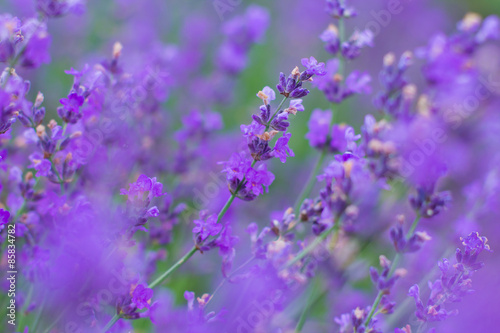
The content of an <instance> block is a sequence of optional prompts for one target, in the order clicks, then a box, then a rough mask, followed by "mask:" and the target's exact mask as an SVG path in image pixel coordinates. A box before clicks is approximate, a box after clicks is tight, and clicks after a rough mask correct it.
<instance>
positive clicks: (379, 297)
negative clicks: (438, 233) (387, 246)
mask: <svg viewBox="0 0 500 333" xmlns="http://www.w3.org/2000/svg"><path fill="white" fill-rule="evenodd" d="M419 221H420V214H417V216H416V217H415V220H414V221H413V223H412V225H411V227H410V230H408V233H407V234H406V237H405V238H406V240H407V241H408V240H409V239H410V237H411V236H413V233H414V232H415V229H416V228H417V225H418V222H419ZM401 256H402V255H401V253H399V252H398V253H396V256H395V257H394V260H393V261H392V264H391V268H390V270H389V274H388V275H387V278H390V277H391V276H392V275H393V274H394V272H395V271H396V268H397V267H398V263H399V261H400V260H401ZM382 296H384V292H383V291H379V292H378V294H377V297H376V298H375V301H374V302H373V304H372V307H371V309H370V313H368V317H366V320H365V326H367V325H368V324H369V323H370V321H371V320H372V317H373V315H374V314H375V311H377V308H378V305H379V304H380V301H381V300H382Z"/></svg>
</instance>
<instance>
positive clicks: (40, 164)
mask: <svg viewBox="0 0 500 333" xmlns="http://www.w3.org/2000/svg"><path fill="white" fill-rule="evenodd" d="M30 160H31V162H32V164H31V165H30V168H34V169H35V170H36V171H37V172H36V177H48V176H49V175H50V174H51V168H52V163H51V162H50V161H49V160H48V159H46V158H43V156H42V155H40V154H39V153H33V154H31V155H30Z"/></svg>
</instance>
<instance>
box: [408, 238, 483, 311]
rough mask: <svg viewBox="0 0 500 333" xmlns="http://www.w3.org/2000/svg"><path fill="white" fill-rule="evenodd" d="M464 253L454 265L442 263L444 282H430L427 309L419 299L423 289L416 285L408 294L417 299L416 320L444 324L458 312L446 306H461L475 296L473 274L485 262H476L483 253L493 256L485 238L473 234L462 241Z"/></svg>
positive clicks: (441, 279)
mask: <svg viewBox="0 0 500 333" xmlns="http://www.w3.org/2000/svg"><path fill="white" fill-rule="evenodd" d="M461 240H462V245H464V249H463V250H461V249H457V253H456V261H457V263H456V264H455V265H452V264H451V263H450V262H449V260H448V259H443V260H442V262H440V263H439V269H440V270H441V278H440V279H438V280H435V281H434V282H433V283H431V282H429V289H430V290H431V293H430V296H429V299H428V300H427V303H426V305H424V303H423V301H422V300H421V298H420V288H419V287H418V285H414V286H412V287H411V288H410V290H409V291H408V295H409V296H411V297H413V298H414V299H415V304H416V306H417V311H416V312H415V314H416V316H417V318H418V319H419V320H421V321H441V320H445V319H447V318H448V317H450V316H453V315H457V314H458V310H452V311H448V310H446V309H445V305H446V304H448V303H454V302H460V301H461V300H462V298H463V297H464V296H466V295H467V294H470V293H472V292H473V290H472V289H471V288H470V287H471V282H472V280H471V276H472V274H473V273H474V272H475V271H477V270H479V269H480V268H481V267H483V263H482V262H477V261H476V260H477V257H478V256H479V254H480V253H481V252H483V251H488V252H491V250H490V247H489V245H488V244H486V243H487V241H488V240H487V239H486V237H482V236H479V234H478V233H477V232H472V233H471V234H469V236H467V237H465V238H462V239H461Z"/></svg>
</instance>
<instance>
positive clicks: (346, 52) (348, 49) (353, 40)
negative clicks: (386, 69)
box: [341, 29, 374, 60]
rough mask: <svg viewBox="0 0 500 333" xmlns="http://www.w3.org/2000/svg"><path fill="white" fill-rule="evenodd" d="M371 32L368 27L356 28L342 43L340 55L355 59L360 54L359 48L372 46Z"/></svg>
mask: <svg viewBox="0 0 500 333" xmlns="http://www.w3.org/2000/svg"><path fill="white" fill-rule="evenodd" d="M373 37H374V36H373V32H372V31H371V30H369V29H367V30H363V31H358V30H356V31H355V32H354V33H353V34H352V35H351V37H350V38H349V40H347V41H346V42H344V43H342V45H341V52H342V56H343V57H344V58H346V59H351V60H352V59H355V58H357V57H359V56H360V55H361V49H362V48H364V47H366V46H370V47H373Z"/></svg>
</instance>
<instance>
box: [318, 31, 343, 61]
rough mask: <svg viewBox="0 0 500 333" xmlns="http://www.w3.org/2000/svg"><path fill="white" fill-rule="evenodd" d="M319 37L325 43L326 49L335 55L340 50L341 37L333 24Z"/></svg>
mask: <svg viewBox="0 0 500 333" xmlns="http://www.w3.org/2000/svg"><path fill="white" fill-rule="evenodd" d="M319 38H320V39H321V40H322V41H323V42H324V43H325V50H327V51H328V52H330V53H331V54H333V55H335V54H337V53H338V52H339V50H340V39H339V30H338V29H337V27H336V26H335V25H333V24H330V25H329V26H328V28H326V30H325V31H323V33H322V34H321V35H320V36H319Z"/></svg>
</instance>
